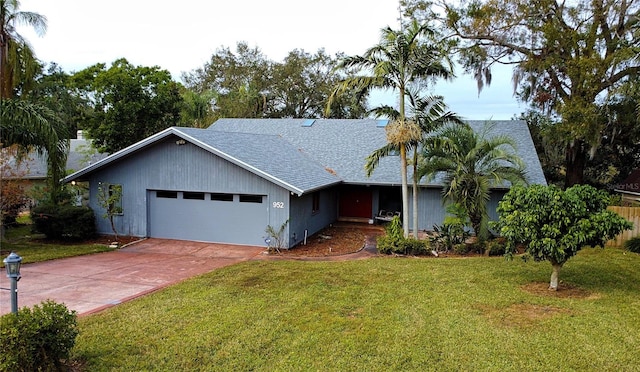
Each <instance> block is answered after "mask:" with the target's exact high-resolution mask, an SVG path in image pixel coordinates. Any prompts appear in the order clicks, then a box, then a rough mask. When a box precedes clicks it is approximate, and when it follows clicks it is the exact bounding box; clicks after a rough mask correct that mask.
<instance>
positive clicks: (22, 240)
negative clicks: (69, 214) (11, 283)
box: [0, 225, 113, 267]
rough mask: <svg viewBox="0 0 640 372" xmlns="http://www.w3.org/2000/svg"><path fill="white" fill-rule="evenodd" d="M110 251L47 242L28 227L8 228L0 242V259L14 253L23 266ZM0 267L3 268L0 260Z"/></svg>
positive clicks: (97, 247)
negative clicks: (19, 258) (20, 258)
mask: <svg viewBox="0 0 640 372" xmlns="http://www.w3.org/2000/svg"><path fill="white" fill-rule="evenodd" d="M110 250H113V249H111V248H109V246H108V245H104V244H74V243H61V242H49V241H47V240H45V239H44V236H43V235H39V234H36V235H34V234H33V233H32V232H31V226H30V225H18V226H16V227H11V228H8V229H7V230H6V232H5V239H4V240H3V241H1V242H0V257H2V258H4V257H6V256H7V255H9V253H11V252H16V253H17V254H18V255H20V256H21V257H22V263H23V264H25V263H33V262H41V261H47V260H55V259H57V258H64V257H73V256H80V255H85V254H92V253H98V252H105V251H110ZM0 267H4V263H2V261H1V260H0Z"/></svg>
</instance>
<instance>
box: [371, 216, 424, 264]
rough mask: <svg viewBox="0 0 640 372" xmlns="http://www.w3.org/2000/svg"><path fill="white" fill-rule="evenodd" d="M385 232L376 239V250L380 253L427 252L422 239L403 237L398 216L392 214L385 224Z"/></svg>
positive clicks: (414, 253) (410, 253)
mask: <svg viewBox="0 0 640 372" xmlns="http://www.w3.org/2000/svg"><path fill="white" fill-rule="evenodd" d="M385 232H386V234H385V235H383V236H379V237H378V239H377V248H378V252H379V253H382V254H409V255H423V254H426V253H427V248H428V247H427V243H426V242H425V241H424V240H419V239H415V238H405V237H404V231H403V229H402V221H401V220H400V217H398V216H394V217H393V218H392V219H391V221H390V222H389V223H388V224H387V226H385Z"/></svg>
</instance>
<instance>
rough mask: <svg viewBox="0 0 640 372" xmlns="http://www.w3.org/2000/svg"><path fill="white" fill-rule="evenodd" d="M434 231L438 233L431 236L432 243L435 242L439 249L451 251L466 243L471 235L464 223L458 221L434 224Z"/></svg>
mask: <svg viewBox="0 0 640 372" xmlns="http://www.w3.org/2000/svg"><path fill="white" fill-rule="evenodd" d="M433 231H434V232H435V233H436V235H435V236H434V237H432V238H431V243H434V245H435V248H436V249H437V250H438V251H445V252H449V251H451V250H452V249H454V247H455V246H456V245H459V244H462V243H464V242H465V240H467V238H469V237H470V236H471V234H470V233H469V232H468V231H466V230H465V229H464V225H463V224H461V223H457V222H447V221H445V222H444V223H443V224H442V226H438V225H433Z"/></svg>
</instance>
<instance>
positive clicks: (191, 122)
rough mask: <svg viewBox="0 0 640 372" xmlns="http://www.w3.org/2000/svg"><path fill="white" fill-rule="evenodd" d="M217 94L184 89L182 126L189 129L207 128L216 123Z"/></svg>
mask: <svg viewBox="0 0 640 372" xmlns="http://www.w3.org/2000/svg"><path fill="white" fill-rule="evenodd" d="M215 96H216V94H215V93H214V92H212V91H210V90H208V91H204V92H202V93H198V92H195V91H193V90H189V89H186V88H183V89H182V100H183V105H182V109H181V111H180V124H181V125H183V126H187V127H194V128H206V127H208V126H209V125H211V123H213V121H214V113H213V103H214V99H215Z"/></svg>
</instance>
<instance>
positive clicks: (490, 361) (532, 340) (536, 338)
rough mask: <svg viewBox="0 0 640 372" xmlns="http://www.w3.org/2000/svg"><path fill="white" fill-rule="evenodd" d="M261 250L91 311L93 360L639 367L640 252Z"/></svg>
mask: <svg viewBox="0 0 640 372" xmlns="http://www.w3.org/2000/svg"><path fill="white" fill-rule="evenodd" d="M550 274H551V266H550V265H549V264H548V263H534V262H528V263H524V262H522V261H520V260H519V259H517V260H514V261H512V262H507V261H505V260H504V259H503V258H467V259H442V258H440V259H434V258H423V259H413V258H391V257H389V258H376V259H370V260H362V261H347V262H300V261H251V262H246V263H243V264H238V265H235V266H231V267H227V268H223V269H220V270H216V271H215V272H212V273H210V274H207V275H203V276H200V277H197V278H194V279H191V280H188V281H186V282H183V283H181V284H179V285H176V286H173V287H170V288H168V289H166V290H163V291H161V292H157V293H154V294H151V295H149V296H146V297H143V298H140V299H138V300H135V301H132V302H128V303H124V304H121V305H118V306H116V307H114V308H112V309H109V310H108V311H105V312H103V313H99V314H96V315H92V316H88V317H83V318H80V319H79V324H80V330H81V333H80V336H79V337H78V339H77V345H76V347H75V349H74V358H76V360H79V361H81V362H82V363H83V364H84V365H85V368H86V370H87V371H133V370H137V371H176V370H181V371H186V370H189V371H247V370H256V371H428V370H438V371H461V370H464V371H472V370H473V371H523V370H527V371H542V370H558V371H572V370H580V371H583V370H597V371H633V370H638V355H639V354H638V350H640V255H637V254H632V253H629V252H625V251H623V250H621V249H606V250H600V249H586V250H583V251H581V252H580V253H579V254H578V256H576V257H574V258H573V259H572V260H570V261H569V262H568V263H567V264H566V265H565V268H564V269H563V271H562V272H561V276H560V279H561V281H562V282H564V283H566V284H568V285H570V286H572V287H573V288H574V289H579V290H580V291H578V292H579V293H580V296H577V297H574V298H563V297H559V296H558V295H553V294H548V293H546V292H545V293H542V294H535V293H530V292H528V291H526V290H524V289H523V286H525V285H527V284H531V283H533V282H547V281H548V279H549V276H550Z"/></svg>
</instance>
